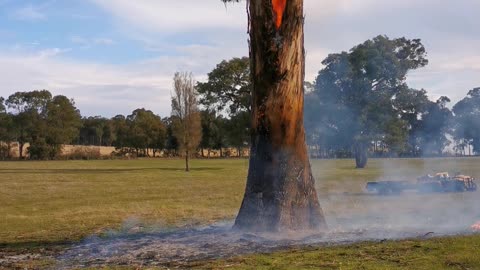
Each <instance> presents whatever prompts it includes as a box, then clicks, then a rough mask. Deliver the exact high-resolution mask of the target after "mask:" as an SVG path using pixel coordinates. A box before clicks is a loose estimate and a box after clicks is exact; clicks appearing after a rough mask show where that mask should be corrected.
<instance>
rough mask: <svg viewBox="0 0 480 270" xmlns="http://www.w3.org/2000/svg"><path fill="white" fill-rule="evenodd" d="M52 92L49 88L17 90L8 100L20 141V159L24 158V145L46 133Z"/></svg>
mask: <svg viewBox="0 0 480 270" xmlns="http://www.w3.org/2000/svg"><path fill="white" fill-rule="evenodd" d="M51 99H52V94H51V93H50V92H49V91H47V90H41V91H38V90H36V91H31V92H16V93H14V94H12V95H10V96H9V97H8V99H7V100H6V105H7V107H8V108H9V109H10V110H11V111H12V113H13V132H14V134H15V139H16V140H17V141H18V143H19V154H20V159H23V158H24V156H23V153H24V146H25V144H26V143H27V142H29V143H31V144H34V143H36V142H37V140H38V139H39V138H40V135H41V134H44V133H45V128H46V126H45V121H44V119H45V114H46V111H47V104H48V103H49V102H50V101H51Z"/></svg>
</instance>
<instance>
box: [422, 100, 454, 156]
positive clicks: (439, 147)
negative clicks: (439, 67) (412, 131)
mask: <svg viewBox="0 0 480 270" xmlns="http://www.w3.org/2000/svg"><path fill="white" fill-rule="evenodd" d="M449 102H450V99H449V98H448V97H445V96H443V97H440V98H439V99H438V100H437V102H430V104H429V106H428V108H427V111H426V113H425V114H424V115H423V118H422V122H421V126H420V129H419V134H420V136H421V139H420V140H421V146H420V147H421V151H422V153H423V154H424V155H442V154H443V150H444V149H445V147H446V146H448V145H449V144H450V141H449V140H448V138H447V134H449V133H451V126H450V122H451V120H452V117H453V114H452V112H451V111H450V109H449V108H447V104H448V103H449Z"/></svg>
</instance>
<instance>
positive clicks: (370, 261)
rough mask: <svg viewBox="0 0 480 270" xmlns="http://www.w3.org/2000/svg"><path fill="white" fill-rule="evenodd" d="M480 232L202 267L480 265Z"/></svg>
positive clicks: (345, 269) (342, 268)
mask: <svg viewBox="0 0 480 270" xmlns="http://www.w3.org/2000/svg"><path fill="white" fill-rule="evenodd" d="M479 250H480V236H470V237H448V238H439V239H430V240H425V241H421V240H404V241H398V242H385V243H362V244H353V245H349V246H337V247H329V248H315V249H312V248H311V249H291V250H289V251H284V252H279V253H274V254H258V255H251V256H244V257H238V258H233V259H229V260H223V261H214V262H210V263H206V264H204V265H200V266H199V268H202V269H242V270H243V269H332V270H334V269H339V270H357V269H372V270H373V269H375V270H380V269H382V270H387V269H404V270H409V269H435V270H437V269H480V256H479Z"/></svg>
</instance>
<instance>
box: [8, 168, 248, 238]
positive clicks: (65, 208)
mask: <svg viewBox="0 0 480 270" xmlns="http://www.w3.org/2000/svg"><path fill="white" fill-rule="evenodd" d="M182 165H183V163H182V161H180V160H133V161H58V162H1V163H0V186H1V189H0V217H1V218H0V227H1V228H2V229H1V230H0V243H2V244H15V243H16V244H18V243H35V242H39V243H43V242H62V241H75V240H79V239H81V238H82V237H85V236H88V235H91V234H93V233H98V232H101V231H103V230H105V229H116V228H119V227H121V226H122V224H123V223H125V222H127V223H128V222H130V221H129V220H139V221H141V222H144V223H146V224H147V225H148V226H151V227H165V226H185V225H195V224H200V223H211V222H214V221H218V220H222V219H231V218H233V217H234V215H235V213H236V210H237V208H238V207H239V204H240V201H241V198H242V197H241V196H242V190H243V189H244V179H245V177H246V171H247V160H216V161H206V160H195V161H193V162H192V167H193V170H192V172H190V173H186V172H184V171H183V170H182Z"/></svg>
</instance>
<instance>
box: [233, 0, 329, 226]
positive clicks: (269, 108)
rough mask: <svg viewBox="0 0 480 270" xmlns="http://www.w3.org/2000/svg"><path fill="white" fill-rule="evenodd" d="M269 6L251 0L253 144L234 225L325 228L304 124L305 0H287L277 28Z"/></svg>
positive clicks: (266, 0)
mask: <svg viewBox="0 0 480 270" xmlns="http://www.w3.org/2000/svg"><path fill="white" fill-rule="evenodd" d="M273 1H274V2H275V0H273ZM273 8H274V7H273V4H272V1H270V0H250V6H249V12H250V14H249V15H250V59H251V65H252V66H251V70H252V80H253V101H252V102H253V104H252V144H251V156H250V166H249V172H248V179H247V187H246V190H245V197H244V199H243V202H242V206H241V209H240V212H239V214H238V216H237V219H236V221H235V228H237V229H242V230H249V231H292V230H293V231H302V230H319V229H325V228H326V223H325V219H324V216H323V212H322V210H321V208H320V204H319V202H318V197H317V192H316V190H315V185H314V184H315V180H314V178H313V176H312V173H311V168H310V162H309V160H308V154H307V148H306V144H305V130H304V127H303V106H304V101H303V97H304V89H303V82H304V77H305V51H304V47H303V44H304V40H303V23H304V18H303V0H288V1H286V6H285V10H284V14H283V15H282V16H283V22H282V23H281V24H280V26H279V27H278V28H277V23H276V19H277V16H278V15H276V14H275V12H272V10H273Z"/></svg>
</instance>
